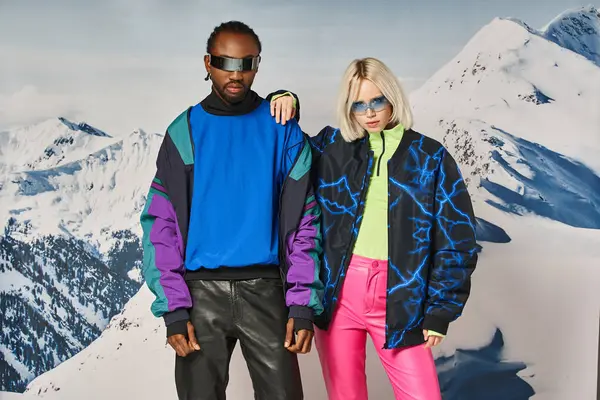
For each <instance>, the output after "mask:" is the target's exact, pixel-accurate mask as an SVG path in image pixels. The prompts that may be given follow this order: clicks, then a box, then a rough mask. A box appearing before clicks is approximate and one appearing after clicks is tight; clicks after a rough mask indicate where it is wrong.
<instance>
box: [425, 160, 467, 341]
mask: <svg viewBox="0 0 600 400" xmlns="http://www.w3.org/2000/svg"><path fill="white" fill-rule="evenodd" d="M433 217H434V222H435V226H434V230H433V232H432V241H433V254H432V257H433V263H432V270H431V273H430V278H429V287H428V293H427V308H426V312H425V320H424V323H423V328H424V329H428V330H433V331H435V332H439V333H441V334H446V333H447V331H448V326H449V324H450V322H452V321H454V320H455V319H457V318H458V317H459V316H460V315H461V313H462V311H463V309H464V307H465V303H466V302H467V299H468V297H469V294H470V291H471V275H472V273H473V271H474V270H475V265H476V264H477V250H478V249H477V243H476V240H475V216H474V212H473V206H472V204H471V198H470V196H469V192H468V191H467V187H466V185H465V183H464V181H463V178H462V175H461V173H460V170H459V168H458V166H457V164H456V162H455V161H454V159H453V158H452V156H451V155H450V154H449V153H448V152H447V151H446V150H444V153H443V156H442V160H441V162H440V166H439V169H438V171H437V178H436V188H435V199H434V215H433Z"/></svg>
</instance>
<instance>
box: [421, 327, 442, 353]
mask: <svg viewBox="0 0 600 400" xmlns="http://www.w3.org/2000/svg"><path fill="white" fill-rule="evenodd" d="M423 338H424V339H425V341H426V343H425V348H426V349H428V348H430V347H434V346H437V345H438V344H440V343H442V340H443V339H444V338H443V337H441V336H437V335H430V334H429V331H428V330H427V329H423Z"/></svg>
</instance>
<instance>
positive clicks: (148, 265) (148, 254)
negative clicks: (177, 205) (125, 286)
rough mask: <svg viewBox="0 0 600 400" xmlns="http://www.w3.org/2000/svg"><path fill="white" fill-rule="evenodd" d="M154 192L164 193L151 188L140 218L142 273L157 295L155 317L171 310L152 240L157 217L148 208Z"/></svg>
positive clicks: (152, 307)
mask: <svg viewBox="0 0 600 400" xmlns="http://www.w3.org/2000/svg"><path fill="white" fill-rule="evenodd" d="M154 194H159V195H161V194H162V193H160V192H159V191H156V190H153V189H151V190H150V193H149V194H148V201H147V202H146V206H145V207H144V211H143V212H142V216H141V218H140V222H141V224H142V230H143V236H142V245H143V250H144V251H143V263H142V274H143V275H144V280H145V281H146V284H147V285H148V288H149V289H150V291H151V292H152V293H153V294H154V296H156V299H155V300H154V301H153V302H152V306H151V307H150V310H151V311H152V314H153V315H154V316H155V317H160V316H162V315H163V314H164V313H165V312H167V311H169V304H168V302H167V297H166V296H165V291H164V289H163V287H162V285H161V284H160V271H159V270H158V268H157V267H156V249H155V248H154V245H153V244H152V242H150V232H151V231H152V225H154V221H155V220H156V218H155V217H153V216H152V215H150V214H149V213H148V209H149V208H150V205H151V204H152V199H153V198H154Z"/></svg>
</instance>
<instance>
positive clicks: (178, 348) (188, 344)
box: [167, 321, 200, 357]
mask: <svg viewBox="0 0 600 400" xmlns="http://www.w3.org/2000/svg"><path fill="white" fill-rule="evenodd" d="M187 330H188V334H187V336H188V339H187V340H186V338H185V335H181V334H177V335H172V336H169V338H168V339H167V341H168V342H169V344H170V345H171V347H172V348H173V349H174V350H175V352H176V353H177V355H178V356H180V357H185V356H187V355H188V354H190V353H192V352H194V351H197V350H200V345H199V344H198V341H197V340H196V331H195V330H194V325H192V323H191V322H190V321H188V323H187Z"/></svg>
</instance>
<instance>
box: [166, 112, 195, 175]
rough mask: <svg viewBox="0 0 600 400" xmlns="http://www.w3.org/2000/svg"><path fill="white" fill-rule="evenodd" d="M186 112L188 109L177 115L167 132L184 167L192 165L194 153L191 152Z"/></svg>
mask: <svg viewBox="0 0 600 400" xmlns="http://www.w3.org/2000/svg"><path fill="white" fill-rule="evenodd" d="M188 112H189V109H188V110H186V111H184V112H182V113H181V114H179V116H178V117H177V118H175V121H173V122H172V123H171V125H169V128H168V129H167V131H168V132H169V135H170V136H171V140H173V143H175V147H177V150H178V151H179V155H180V156H181V159H182V160H183V163H184V164H185V165H192V164H193V163H194V152H193V151H192V139H191V136H190V127H189V124H188Z"/></svg>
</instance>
